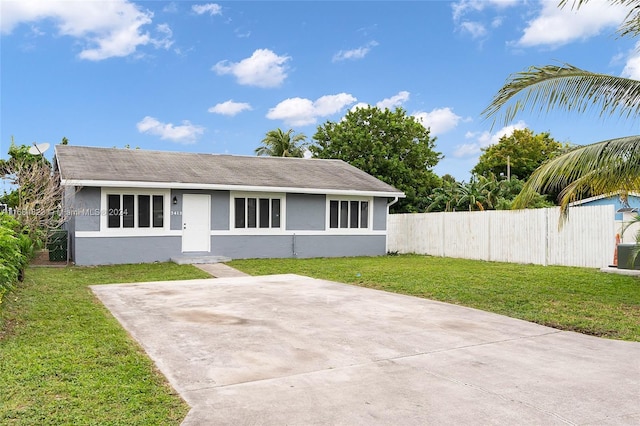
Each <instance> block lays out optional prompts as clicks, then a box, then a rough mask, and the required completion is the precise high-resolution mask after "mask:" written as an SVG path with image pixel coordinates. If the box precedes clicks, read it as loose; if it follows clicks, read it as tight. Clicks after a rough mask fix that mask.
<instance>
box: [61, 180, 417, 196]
mask: <svg viewBox="0 0 640 426" xmlns="http://www.w3.org/2000/svg"><path fill="white" fill-rule="evenodd" d="M61 184H62V185H64V186H92V187H106V188H149V189H208V190H216V191H244V192H284V193H300V194H328V195H357V196H363V197H399V198H405V194H404V193H403V192H399V191H397V192H396V191H362V190H352V189H326V188H299V187H276V186H253V185H221V184H210V183H184V182H144V181H105V180H87V179H62V180H61Z"/></svg>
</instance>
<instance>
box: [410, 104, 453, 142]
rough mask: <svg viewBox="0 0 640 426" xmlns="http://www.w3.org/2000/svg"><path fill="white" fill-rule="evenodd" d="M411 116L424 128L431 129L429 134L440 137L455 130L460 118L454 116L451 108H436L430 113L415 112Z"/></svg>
mask: <svg viewBox="0 0 640 426" xmlns="http://www.w3.org/2000/svg"><path fill="white" fill-rule="evenodd" d="M413 116H414V117H415V118H416V119H417V120H418V122H420V123H421V124H422V125H423V126H424V127H426V128H428V129H431V133H433V134H435V135H441V134H443V133H446V132H448V131H449V130H452V129H455V128H456V126H457V125H458V123H460V121H461V120H462V117H460V116H459V115H457V114H455V113H454V112H453V110H451V108H449V107H446V108H436V109H434V110H432V111H431V112H416V113H414V114H413Z"/></svg>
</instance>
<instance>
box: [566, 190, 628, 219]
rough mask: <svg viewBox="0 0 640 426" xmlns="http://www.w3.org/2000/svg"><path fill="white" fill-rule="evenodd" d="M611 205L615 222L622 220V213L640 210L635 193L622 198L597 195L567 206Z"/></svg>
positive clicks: (619, 196)
mask: <svg viewBox="0 0 640 426" xmlns="http://www.w3.org/2000/svg"><path fill="white" fill-rule="evenodd" d="M611 204H613V206H614V208H615V211H616V216H615V220H622V216H623V213H637V212H638V210H639V209H640V194H638V193H636V192H629V193H628V194H627V195H626V197H623V196H622V194H614V195H597V196H595V197H589V198H585V199H584V200H579V201H575V202H573V203H571V204H569V206H570V207H574V206H576V207H577V206H608V205H611Z"/></svg>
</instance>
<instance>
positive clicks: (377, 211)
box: [372, 198, 387, 231]
mask: <svg viewBox="0 0 640 426" xmlns="http://www.w3.org/2000/svg"><path fill="white" fill-rule="evenodd" d="M372 226H373V230H374V231H385V230H386V229H387V199H386V198H374V199H373V223H372Z"/></svg>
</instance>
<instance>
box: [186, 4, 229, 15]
mask: <svg viewBox="0 0 640 426" xmlns="http://www.w3.org/2000/svg"><path fill="white" fill-rule="evenodd" d="M191 10H193V11H194V12H195V13H197V14H198V15H202V14H205V13H208V14H209V15H211V16H213V15H222V6H220V5H219V4H216V3H207V4H194V5H193V6H191Z"/></svg>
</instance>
